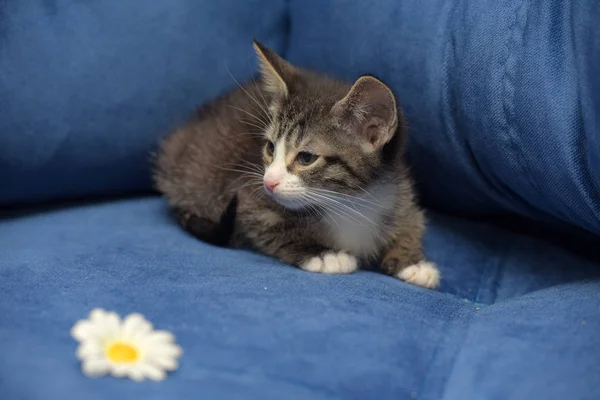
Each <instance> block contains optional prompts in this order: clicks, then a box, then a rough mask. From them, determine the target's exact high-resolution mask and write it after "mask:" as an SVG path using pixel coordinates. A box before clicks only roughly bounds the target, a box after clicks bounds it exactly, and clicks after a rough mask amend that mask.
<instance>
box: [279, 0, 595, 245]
mask: <svg viewBox="0 0 600 400" xmlns="http://www.w3.org/2000/svg"><path fill="white" fill-rule="evenodd" d="M377 4H378V6H377V7H374V6H373V5H372V4H371V3H369V2H347V1H344V0H333V1H329V2H326V3H325V4H324V3H323V2H321V1H319V0H310V1H304V0H292V1H291V5H290V9H291V11H290V15H291V27H292V32H291V35H290V44H289V48H288V57H289V58H290V59H291V61H293V62H296V63H299V64H301V65H304V66H307V67H311V68H314V69H317V70H321V71H326V72H329V73H331V74H334V75H336V76H340V77H343V78H346V79H349V80H352V79H356V78H357V77H358V76H359V75H360V74H364V73H372V74H375V75H376V76H379V77H380V78H382V79H383V80H384V81H386V82H387V83H389V84H390V86H391V87H392V88H393V90H394V91H395V92H396V94H397V96H398V97H399V99H400V103H401V104H402V105H403V106H404V107H405V109H406V114H407V118H408V124H409V128H410V131H411V136H410V141H409V155H410V159H411V162H412V164H413V166H414V172H415V175H416V177H417V179H418V182H419V187H420V192H421V194H422V198H423V200H424V202H425V203H426V204H427V205H429V206H432V207H435V208H438V209H441V210H446V211H452V212H456V213H461V214H471V215H473V214H475V215H480V214H492V213H493V214H497V213H518V214H520V215H525V216H527V217H530V218H535V219H537V220H540V221H544V222H549V223H552V224H556V225H561V226H562V225H567V224H568V225H575V226H577V227H579V228H584V229H586V230H588V231H590V232H593V233H595V234H598V233H600V200H599V199H600V183H599V182H600V120H599V118H600V69H599V68H600V38H599V36H598V35H596V34H595V30H596V26H597V21H599V20H600V7H598V6H597V2H596V1H594V0H584V1H580V0H571V1H565V0H550V1H537V2H523V1H518V0H509V1H496V0H471V1H458V2H457V1H450V0H433V1H427V2H423V1H418V0H404V1H393V0H386V1H380V2H378V3H377ZM307 26H310V29H306V27H307Z"/></svg>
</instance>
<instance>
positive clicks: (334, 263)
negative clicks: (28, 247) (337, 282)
mask: <svg viewBox="0 0 600 400" xmlns="http://www.w3.org/2000/svg"><path fill="white" fill-rule="evenodd" d="M357 267H358V261H357V260H356V257H354V256H351V255H350V254H348V253H344V252H343V251H340V252H337V253H335V252H329V253H325V254H324V255H323V256H322V257H312V258H309V259H308V260H306V261H305V262H304V263H302V265H300V268H302V269H303V270H305V271H309V272H321V273H323V274H350V273H352V272H354V271H356V268H357Z"/></svg>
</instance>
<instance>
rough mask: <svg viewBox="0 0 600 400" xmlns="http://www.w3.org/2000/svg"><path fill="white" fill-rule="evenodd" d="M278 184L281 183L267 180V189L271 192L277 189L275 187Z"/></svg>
mask: <svg viewBox="0 0 600 400" xmlns="http://www.w3.org/2000/svg"><path fill="white" fill-rule="evenodd" d="M277 185H279V182H273V181H267V180H265V187H266V188H267V190H268V191H269V192H272V191H273V190H275V187H277Z"/></svg>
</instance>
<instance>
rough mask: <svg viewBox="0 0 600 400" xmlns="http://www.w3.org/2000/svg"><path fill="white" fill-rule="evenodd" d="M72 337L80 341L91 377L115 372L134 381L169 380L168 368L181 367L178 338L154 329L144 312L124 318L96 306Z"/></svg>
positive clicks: (79, 352)
mask: <svg viewBox="0 0 600 400" xmlns="http://www.w3.org/2000/svg"><path fill="white" fill-rule="evenodd" d="M71 336H73V337H74V338H75V339H76V340H78V341H79V342H80V345H79V347H78V348H77V358H79V359H80V360H81V362H82V364H81V370H82V372H83V373H84V374H85V375H87V376H89V377H99V376H103V375H106V374H111V375H113V376H115V377H125V376H127V377H129V378H131V379H133V380H134V381H138V382H139V381H143V380H144V379H145V378H150V379H152V380H154V381H160V380H163V379H165V376H166V371H174V370H175V369H177V359H178V358H179V357H180V356H181V354H182V350H181V347H179V346H178V345H177V344H175V337H174V336H173V334H172V333H170V332H166V331H159V330H154V329H153V328H152V324H151V323H150V322H148V321H147V320H146V319H145V318H144V317H143V316H142V315H141V314H136V313H134V314H129V315H128V316H127V317H126V318H125V319H123V321H121V319H120V318H119V316H118V315H117V314H116V313H115V312H107V311H105V310H103V309H101V308H96V309H94V310H92V312H90V315H89V318H88V319H83V320H80V321H77V323H76V324H75V325H74V326H73V328H72V329H71Z"/></svg>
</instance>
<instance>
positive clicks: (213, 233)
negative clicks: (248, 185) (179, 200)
mask: <svg viewBox="0 0 600 400" xmlns="http://www.w3.org/2000/svg"><path fill="white" fill-rule="evenodd" d="M236 207H237V196H234V197H233V198H232V199H231V201H230V202H229V203H228V205H227V207H226V208H225V210H224V211H223V213H222V214H221V216H220V218H215V216H214V215H215V214H214V213H213V216H212V217H208V216H201V215H198V214H195V213H193V212H192V211H187V210H184V209H183V208H179V207H175V208H173V216H174V217H175V219H176V220H177V222H178V223H179V225H181V227H183V229H185V230H186V231H187V232H189V233H190V234H192V235H193V236H195V237H196V238H198V239H200V240H202V241H204V242H206V243H210V244H212V245H215V246H221V247H225V246H227V245H228V244H229V240H230V238H231V235H232V234H233V229H234V226H235V217H236V212H237V208H236ZM216 215H217V216H218V213H216Z"/></svg>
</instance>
